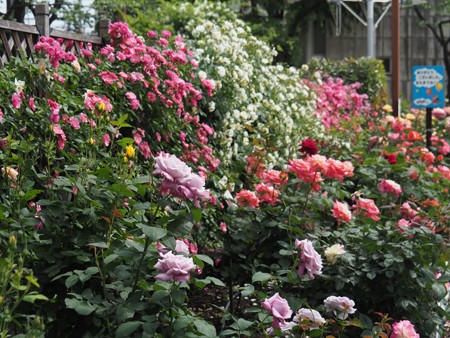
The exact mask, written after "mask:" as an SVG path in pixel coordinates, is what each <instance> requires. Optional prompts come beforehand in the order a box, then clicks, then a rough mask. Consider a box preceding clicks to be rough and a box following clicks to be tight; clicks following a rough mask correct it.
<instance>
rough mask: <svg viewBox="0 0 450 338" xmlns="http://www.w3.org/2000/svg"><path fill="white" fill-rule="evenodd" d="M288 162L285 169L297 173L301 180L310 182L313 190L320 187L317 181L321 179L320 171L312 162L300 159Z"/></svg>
mask: <svg viewBox="0 0 450 338" xmlns="http://www.w3.org/2000/svg"><path fill="white" fill-rule="evenodd" d="M288 163H289V164H288V166H287V169H288V170H289V171H290V172H292V173H294V174H295V175H297V177H298V178H299V179H301V180H302V181H303V182H306V183H310V184H312V185H313V189H314V190H319V189H320V186H319V185H318V183H320V182H322V181H323V179H322V176H321V174H320V172H319V171H318V170H317V168H316V167H315V166H314V165H313V164H311V163H309V162H308V161H307V160H302V159H294V160H288Z"/></svg>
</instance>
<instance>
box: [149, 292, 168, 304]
mask: <svg viewBox="0 0 450 338" xmlns="http://www.w3.org/2000/svg"><path fill="white" fill-rule="evenodd" d="M168 297H169V291H167V290H159V291H156V292H155V293H154V294H153V295H152V302H159V301H161V300H163V299H164V298H168Z"/></svg>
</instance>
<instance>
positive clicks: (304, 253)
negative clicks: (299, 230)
mask: <svg viewBox="0 0 450 338" xmlns="http://www.w3.org/2000/svg"><path fill="white" fill-rule="evenodd" d="M295 246H296V247H297V248H299V249H300V250H301V252H300V263H299V266H298V275H299V276H303V275H304V274H305V270H306V273H307V274H308V276H309V279H311V280H313V279H314V275H321V274H322V257H320V255H319V254H318V253H317V251H316V250H315V249H314V247H313V244H312V242H311V241H309V240H308V239H304V240H301V241H299V240H298V239H296V240H295Z"/></svg>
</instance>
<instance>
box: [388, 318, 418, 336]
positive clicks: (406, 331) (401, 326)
mask: <svg viewBox="0 0 450 338" xmlns="http://www.w3.org/2000/svg"><path fill="white" fill-rule="evenodd" d="M391 338H420V335H419V334H418V333H417V332H416V331H415V330H414V325H413V324H411V322H410V321H409V320H401V321H399V322H396V323H394V324H392V333H391Z"/></svg>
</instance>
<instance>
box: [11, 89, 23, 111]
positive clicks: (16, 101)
mask: <svg viewBox="0 0 450 338" xmlns="http://www.w3.org/2000/svg"><path fill="white" fill-rule="evenodd" d="M11 102H12V105H13V108H16V109H18V108H20V106H21V104H22V99H21V98H20V95H19V94H17V93H14V94H13V96H12V98H11Z"/></svg>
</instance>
